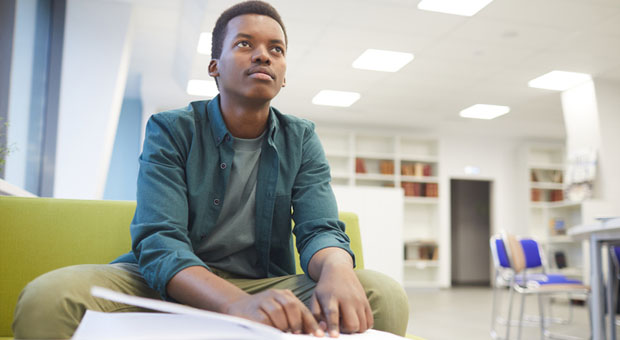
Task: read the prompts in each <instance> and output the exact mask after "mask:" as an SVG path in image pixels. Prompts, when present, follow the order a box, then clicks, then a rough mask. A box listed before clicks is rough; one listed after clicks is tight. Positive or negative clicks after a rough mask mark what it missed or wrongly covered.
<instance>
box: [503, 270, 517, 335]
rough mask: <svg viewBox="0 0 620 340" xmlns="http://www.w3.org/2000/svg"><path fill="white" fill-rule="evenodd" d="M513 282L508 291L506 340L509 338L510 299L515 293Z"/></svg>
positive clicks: (511, 299)
mask: <svg viewBox="0 0 620 340" xmlns="http://www.w3.org/2000/svg"><path fill="white" fill-rule="evenodd" d="M512 284H513V282H511V285H510V292H509V293H508V319H507V320H508V322H506V338H505V339H506V340H508V339H510V324H511V321H510V320H512V301H513V297H514V293H515V289H514V287H513V285H512Z"/></svg>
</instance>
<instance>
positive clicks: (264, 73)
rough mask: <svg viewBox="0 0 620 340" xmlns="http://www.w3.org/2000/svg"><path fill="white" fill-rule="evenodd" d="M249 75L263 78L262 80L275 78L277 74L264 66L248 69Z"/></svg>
mask: <svg viewBox="0 0 620 340" xmlns="http://www.w3.org/2000/svg"><path fill="white" fill-rule="evenodd" d="M248 75H249V76H250V77H251V78H255V79H262V80H272V79H275V75H274V74H273V72H271V70H269V69H268V68H264V67H256V68H251V69H250V70H249V71H248Z"/></svg>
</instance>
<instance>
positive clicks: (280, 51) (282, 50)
mask: <svg viewBox="0 0 620 340" xmlns="http://www.w3.org/2000/svg"><path fill="white" fill-rule="evenodd" d="M273 50H274V51H276V52H278V53H282V54H284V49H283V48H282V47H280V46H275V47H274V48H273Z"/></svg>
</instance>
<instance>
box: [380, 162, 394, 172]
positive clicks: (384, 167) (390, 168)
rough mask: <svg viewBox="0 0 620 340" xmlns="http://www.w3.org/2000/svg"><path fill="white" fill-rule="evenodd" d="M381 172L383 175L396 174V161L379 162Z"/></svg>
mask: <svg viewBox="0 0 620 340" xmlns="http://www.w3.org/2000/svg"><path fill="white" fill-rule="evenodd" d="M379 172H380V173H381V174H383V175H393V174H394V161H381V162H379Z"/></svg>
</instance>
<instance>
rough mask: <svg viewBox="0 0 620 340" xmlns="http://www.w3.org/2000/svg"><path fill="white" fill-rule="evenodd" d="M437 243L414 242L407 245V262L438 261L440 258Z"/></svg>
mask: <svg viewBox="0 0 620 340" xmlns="http://www.w3.org/2000/svg"><path fill="white" fill-rule="evenodd" d="M438 248H439V247H438V246H437V243H435V242H434V241H426V242H425V241H414V242H407V243H405V249H404V250H405V260H423V261H430V260H437V259H438V257H439V255H438V254H439V251H438Z"/></svg>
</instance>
